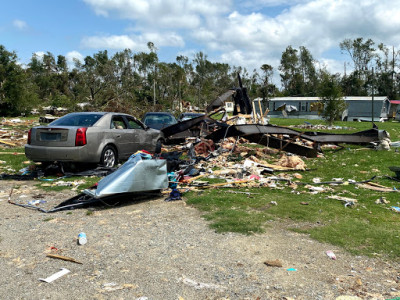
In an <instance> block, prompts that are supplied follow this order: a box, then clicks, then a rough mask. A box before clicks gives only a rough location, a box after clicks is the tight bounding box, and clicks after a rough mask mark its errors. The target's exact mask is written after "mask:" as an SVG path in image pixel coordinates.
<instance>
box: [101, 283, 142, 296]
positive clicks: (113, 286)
mask: <svg viewBox="0 0 400 300" xmlns="http://www.w3.org/2000/svg"><path fill="white" fill-rule="evenodd" d="M102 288H103V291H105V292H113V291H117V290H123V289H136V288H137V285H134V284H129V283H125V284H123V285H118V284H117V283H115V282H107V283H104V284H103V285H102ZM140 298H142V299H147V297H140ZM138 299H139V298H138Z"/></svg>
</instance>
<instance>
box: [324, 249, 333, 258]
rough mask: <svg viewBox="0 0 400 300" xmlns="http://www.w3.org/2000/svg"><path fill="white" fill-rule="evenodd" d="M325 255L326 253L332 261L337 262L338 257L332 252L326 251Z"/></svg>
mask: <svg viewBox="0 0 400 300" xmlns="http://www.w3.org/2000/svg"><path fill="white" fill-rule="evenodd" d="M325 253H326V255H328V257H329V258H330V259H332V260H336V255H335V253H333V251H332V250H328V251H326V252H325Z"/></svg>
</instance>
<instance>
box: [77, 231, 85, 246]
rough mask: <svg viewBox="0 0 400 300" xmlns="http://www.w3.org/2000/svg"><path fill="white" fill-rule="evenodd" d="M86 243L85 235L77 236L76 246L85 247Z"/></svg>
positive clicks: (82, 233)
mask: <svg viewBox="0 0 400 300" xmlns="http://www.w3.org/2000/svg"><path fill="white" fill-rule="evenodd" d="M86 243H87V237H86V233H84V232H81V233H79V234H78V244H79V245H85V244H86Z"/></svg>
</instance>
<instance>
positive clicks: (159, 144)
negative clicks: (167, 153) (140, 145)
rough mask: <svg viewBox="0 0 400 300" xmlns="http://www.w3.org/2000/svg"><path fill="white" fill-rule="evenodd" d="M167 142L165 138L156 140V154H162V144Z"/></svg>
mask: <svg viewBox="0 0 400 300" xmlns="http://www.w3.org/2000/svg"><path fill="white" fill-rule="evenodd" d="M164 143H165V141H164V139H158V140H157V142H156V148H155V149H154V153H155V154H161V148H162V145H163V144H164Z"/></svg>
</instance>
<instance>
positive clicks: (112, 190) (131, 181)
mask: <svg viewBox="0 0 400 300" xmlns="http://www.w3.org/2000/svg"><path fill="white" fill-rule="evenodd" d="M143 158H144V157H143V156H142V155H132V156H131V157H130V158H129V159H128V160H127V161H126V162H125V163H124V164H123V165H122V166H121V167H120V168H119V169H118V170H117V171H115V172H114V173H112V174H110V175H108V176H106V177H104V178H103V179H102V180H100V181H99V183H98V185H97V189H95V190H84V191H83V192H84V193H85V194H87V195H90V196H92V197H94V198H102V197H106V196H110V195H114V194H121V193H134V192H143V191H155V190H160V189H165V188H167V187H168V176H167V161H166V160H164V159H143Z"/></svg>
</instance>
